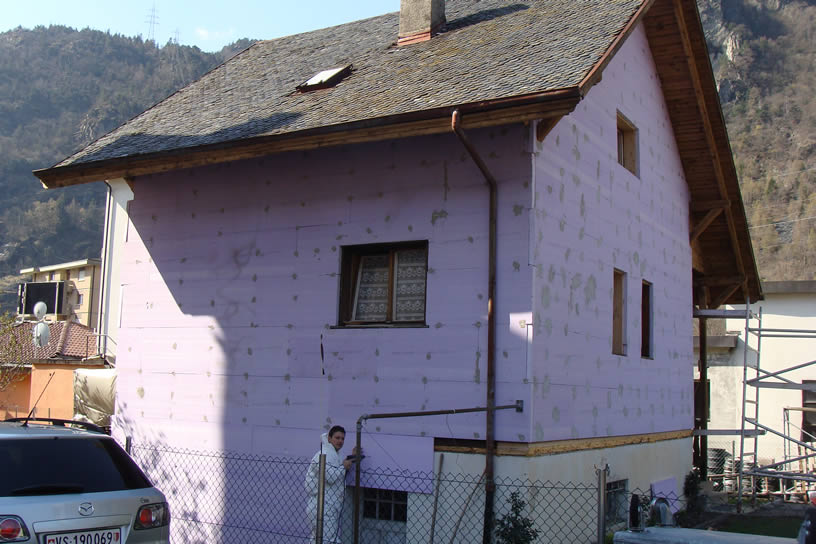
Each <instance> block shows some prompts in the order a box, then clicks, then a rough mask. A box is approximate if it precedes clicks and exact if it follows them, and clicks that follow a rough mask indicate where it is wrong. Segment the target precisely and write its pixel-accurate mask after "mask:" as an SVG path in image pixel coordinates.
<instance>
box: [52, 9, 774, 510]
mask: <svg viewBox="0 0 816 544" xmlns="http://www.w3.org/2000/svg"><path fill="white" fill-rule="evenodd" d="M436 3H438V2H436ZM432 4H433V3H432ZM547 4H548V5H549V7H550V8H552V9H545V6H544V4H542V3H539V2H525V3H520V4H514V5H512V6H507V5H505V4H504V3H501V2H492V3H489V5H487V4H485V5H479V6H473V5H470V4H469V3H467V2H449V3H448V5H447V26H446V27H445V31H444V32H441V33H439V34H438V35H434V31H433V29H434V28H435V25H433V24H432V25H431V26H430V27H429V29H428V32H427V34H428V36H426V38H427V39H426V40H425V41H418V43H408V42H410V41H412V40H413V38H414V37H416V36H414V37H412V38H411V40H408V41H407V42H406V44H405V45H395V44H393V42H394V40H396V39H397V35H398V32H397V26H400V27H402V23H401V22H400V16H399V15H398V14H391V15H389V16H383V17H382V18H375V19H371V20H367V21H362V22H359V23H352V24H350V25H344V26H342V27H337V28H335V29H327V30H325V31H317V32H315V33H310V34H306V35H300V36H294V37H290V38H284V39H281V40H274V41H271V42H262V43H261V44H258V45H256V46H253V47H252V48H250V49H248V50H247V51H246V52H245V53H243V54H241V55H239V56H238V57H236V59H234V60H233V61H230V62H228V63H226V64H225V65H223V66H222V67H220V68H218V69H216V70H215V71H214V72H212V73H210V74H209V75H208V76H205V78H203V79H202V80H201V81H199V82H198V83H196V84H193V85H192V86H191V87H189V88H188V89H185V90H182V91H180V92H179V93H177V94H176V95H173V96H172V97H170V98H169V99H168V100H167V101H165V102H164V103H162V104H160V105H159V106H157V107H156V108H154V109H153V110H151V111H149V112H146V113H145V114H144V115H143V116H142V117H137V118H136V119H135V120H134V122H132V123H131V124H129V125H125V126H123V127H122V128H121V129H119V131H120V132H119V133H117V131H115V132H114V133H112V134H111V135H109V136H106V137H105V138H103V139H102V140H100V141H99V142H97V143H95V144H92V145H91V146H90V147H89V148H88V149H86V150H85V151H83V152H80V154H79V155H77V156H75V157H73V158H69V159H67V160H66V161H65V162H64V163H61V164H60V165H57V166H55V167H54V168H51V169H47V170H44V171H40V172H38V173H37V174H38V175H39V176H40V179H41V180H43V182H44V183H45V184H46V185H47V186H50V187H57V186H62V185H67V184H73V183H82V182H86V181H93V180H94V179H105V180H107V183H108V184H109V187H110V205H109V211H108V218H107V221H106V223H107V232H108V236H107V238H106V241H105V244H104V247H105V249H104V252H105V253H104V254H103V260H104V262H105V267H104V269H103V272H102V276H103V278H105V280H104V281H105V285H106V289H105V291H106V293H107V295H106V298H105V299H104V300H103V301H102V307H103V308H104V310H103V319H102V321H103V323H104V325H103V327H104V330H103V331H102V332H103V333H105V334H107V335H109V336H110V337H112V338H115V339H116V341H115V346H116V359H117V368H118V370H119V378H118V392H117V413H116V417H115V421H114V433H115V434H116V435H117V436H119V437H120V438H124V437H125V436H130V437H132V438H133V440H134V442H135V443H142V444H160V445H167V446H173V447H182V448H195V449H201V450H216V451H238V452H246V453H250V454H255V455H274V456H286V457H298V456H304V455H311V454H312V453H313V452H314V451H315V450H316V449H317V447H318V445H319V442H318V440H319V435H320V433H321V432H324V431H325V430H327V429H328V428H329V427H331V426H332V425H334V424H340V425H344V426H345V427H346V429H347V431H348V434H347V441H348V442H352V441H353V440H354V439H355V438H356V436H355V431H354V423H355V422H356V421H357V420H358V418H360V417H361V416H363V415H364V414H372V413H374V414H377V413H400V412H415V411H431V410H448V409H462V408H473V407H484V406H491V405H495V406H500V407H505V406H512V405H515V404H516V403H517V401H521V404H522V406H523V409H522V410H521V411H520V412H519V411H516V410H512V409H507V410H505V409H501V410H495V411H491V412H489V413H488V416H487V417H486V416H485V415H484V414H479V413H476V414H472V413H467V414H454V415H449V416H432V417H415V418H400V419H377V420H371V421H368V422H367V423H365V425H364V427H363V432H364V434H363V436H362V437H361V438H362V443H363V447H364V450H365V453H366V455H367V458H366V461H365V463H366V465H365V466H367V467H385V466H392V467H393V466H395V465H396V466H397V467H398V468H399V469H401V470H408V471H422V472H427V473H430V472H432V471H433V470H434V469H435V467H437V468H438V466H439V463H440V457H441V455H442V454H444V455H445V456H446V457H445V458H446V461H445V462H446V463H448V462H449V461H447V459H453V461H451V462H452V463H454V465H455V466H458V467H459V468H460V469H463V470H464V469H467V471H469V472H473V473H475V474H478V473H479V472H480V471H481V470H482V467H485V464H486V458H487V459H493V458H494V457H495V458H494V459H493V460H494V463H495V464H494V465H493V468H494V470H495V474H496V475H497V476H510V477H515V476H523V477H529V478H532V479H538V480H542V481H544V480H562V481H588V480H592V479H594V477H595V475H594V467H595V466H601V465H603V464H604V463H609V465H610V467H611V470H612V474H611V478H612V479H613V480H616V481H625V482H626V484H625V485H628V486H629V487H630V488H632V489H634V488H641V489H646V488H648V487H649V485H650V484H652V483H655V482H661V481H663V482H665V481H667V480H669V481H673V484H672V485H673V486H674V491H675V492H676V493H678V494H679V493H680V487H681V485H682V484H681V483H680V482H682V479H683V476H684V475H685V474H686V473H687V472H688V470H689V469H690V467H691V449H692V447H691V441H692V439H691V435H692V427H693V421H692V419H693V391H692V380H693V378H692V373H691V368H690V367H691V365H692V360H693V347H692V329H691V325H692V309H693V307H694V305H695V304H698V305H701V306H706V305H712V304H713V305H715V306H719V304H720V303H722V302H727V301H729V300H731V301H733V300H739V299H740V297H741V296H743V295H744V294H746V293H748V294H755V293H758V290H759V284H758V281H757V279H756V277H757V275H756V269H755V264H754V262H753V257H752V255H751V253H750V241H749V238H748V234H747V226H746V224H745V219H744V212H742V204H741V200H740V199H739V188H738V186H737V184H736V173H735V171H734V167H733V163H732V162H731V157H730V153H725V152H724V151H726V150H727V138H726V139H725V140H722V138H721V134H724V126H723V125H722V118H721V116H719V117H718V116H717V115H718V114H719V105H718V102H717V101H716V100H717V99H716V89H715V88H714V87H713V79H712V78H711V77H710V67H709V66H708V59H707V54H706V52H705V44H704V42H702V41H700V40H702V29H701V27H700V25H699V19H698V18H697V14H696V8H695V7H694V6H693V4H691V6H684V5H683V4H681V3H673V2H671V1H662V2H645V3H641V2H636V1H632V2H617V3H608V2H598V3H587V5H583V3H582V4H581V5H580V6H578V5H576V3H573V2H556V3H555V4H557V5H553V4H554V3H552V2H548V3H547ZM589 4H593V5H592V6H590V5H589ZM590 15H592V16H590ZM584 17H585V18H586V20H584V19H583V18H584ZM398 23H399V25H398ZM567 23H575V24H573V25H572V26H571V25H570V24H567ZM556 29H557V30H556ZM537 33H540V34H537ZM689 35H691V37H692V38H693V39H694V40H696V41H689ZM412 36H413V35H412ZM499 36H501V37H502V39H501V40H498V39H497V38H498V37H499ZM423 39H424V38H423ZM327 40H332V41H333V43H339V44H340V45H339V46H338V47H339V48H340V49H341V50H342V51H340V52H336V51H335V52H332V51H331V50H330V48H325V47H322V46H321V44H325V43H327ZM537 40H540V41H537ZM476 43H479V44H483V47H484V48H485V49H486V51H484V52H473V53H472V55H470V56H473V55H475V56H476V57H478V58H476V59H475V60H474V62H477V64H480V63H483V62H487V60H486V59H491V61H490V64H489V66H490V67H493V68H495V70H498V72H496V73H489V72H490V70H487V71H485V70H486V68H485V69H483V70H481V72H479V73H478V77H477V72H476V70H478V68H476V67H473V68H471V67H467V66H465V67H464V68H463V67H462V66H458V65H457V63H460V62H466V59H465V57H467V56H468V55H462V54H461V49H460V47H461V46H464V45H473V44H476ZM536 44H537V45H536ZM494 46H495V47H498V48H499V49H497V50H495V51H492V52H491V51H490V50H489V49H490V47H494ZM360 48H368V49H366V50H365V51H362V50H361V49H360ZM684 48H686V49H687V50H688V58H685V57H684V58H685V60H684V61H683V62H682V63H681V64H680V70H679V72H678V70H677V66H676V65H670V62H669V61H670V59H671V58H673V55H675V54H676V53H677V51H683V50H684ZM701 48H702V49H701ZM294 51H299V52H300V54H301V55H302V58H303V59H304V61H303V66H302V67H300V68H299V69H298V71H297V73H296V74H294V75H293V74H290V73H287V72H286V70H288V69H290V66H289V64H291V63H288V61H287V60H286V59H288V58H291V55H292V54H294ZM457 51H458V52H457ZM474 51H475V50H474ZM363 53H365V54H363ZM310 55H311V56H310ZM325 55H329V56H332V55H333V56H332V59H333V60H329V59H328V57H325ZM367 55H368V56H367ZM497 55H504V57H500V56H497ZM480 59H481V60H480ZM502 59H504V60H502ZM341 60H342V63H356V64H354V69H349V70H346V71H345V72H342V71H341V72H338V74H340V73H346V72H347V75H346V76H338V77H345V78H346V79H342V80H341V81H340V82H339V83H336V84H333V83H327V84H326V85H325V86H326V87H327V88H322V89H317V90H311V89H309V88H308V85H305V86H304V85H301V86H300V87H297V88H296V86H295V85H294V84H292V82H295V83H299V82H301V81H306V80H307V79H308V78H309V77H310V76H311V75H312V74H314V73H317V72H318V70H319V69H321V68H327V67H331V66H337V65H340V64H342V63H341V62H340V61H341ZM444 60H446V61H447V62H443V61H444ZM412 63H413V64H412ZM514 63H519V64H517V65H514ZM284 65H286V66H284ZM505 65H507V66H506V69H507V70H508V72H507V73H506V75H502V73H501V70H502V69H503V67H504V66H505ZM406 66H414V68H415V70H414V71H410V70H407V69H405V67H406ZM435 66H436V68H434V67H435ZM439 66H446V67H447V68H439ZM565 66H566V67H565ZM261 67H265V68H263V69H261ZM531 67H532V68H531ZM702 68H705V69H706V70H708V72H703V75H704V76H706V77H707V79H706V78H703V80H704V82H705V83H704V85H703V86H702V87H700V88H699V90H700V94H699V95H698V97H699V100H700V101H699V102H697V103H694V101H693V100H692V101H691V102H689V99H688V93H687V92H686V91H687V86H689V85H691V86H692V87H693V85H694V84H695V82H696V84H697V85H698V86H699V85H701V84H700V79H699V73H698V71H699V70H700V69H702ZM426 69H427V70H428V71H424V70H426ZM445 70H448V72H445ZM457 70H459V71H457ZM524 70H533V71H534V72H533V73H527V74H525V73H523V71H524ZM684 71H687V72H688V73H691V72H693V73H694V74H695V77H691V76H690V75H688V74H687V73H686V72H684ZM250 72H251V73H253V74H255V75H253V76H252V77H250V76H249V75H248V74H249V73H250ZM440 73H441V74H442V76H439V74H440ZM678 73H680V74H681V75H680V76H677V75H676V74H678ZM413 74H417V75H416V76H414V75H413ZM683 74H685V75H683ZM555 76H558V78H560V79H557V80H549V79H547V78H551V77H555ZM321 77H322V76H321ZM380 77H384V78H386V79H388V78H394V79H392V80H391V84H389V85H387V86H380V87H377V88H376V92H378V93H382V94H383V95H385V98H379V97H376V96H372V95H371V94H369V93H370V91H369V89H370V87H371V83H372V81H375V80H376V81H380V84H381V85H382V80H380V79H378V78H380ZM434 77H441V79H439V80H437V81H431V79H432V78H434ZM515 77H521V78H522V80H520V81H519V82H513V83H512V84H511V88H509V89H501V90H500V91H497V90H496V88H501V85H503V83H501V82H502V81H506V80H508V79H512V78H515ZM423 78H425V79H423ZM491 78H493V79H491ZM525 78H526V79H525ZM539 78H543V79H542V80H539ZM672 78H679V81H680V83H677V82H676V81H674V80H673V79H672ZM318 79H319V78H318ZM709 80H710V81H709ZM310 81H311V80H310ZM491 81H494V82H495V83H491ZM525 81H526V82H525ZM236 82H237V83H236ZM241 82H244V83H247V84H249V83H251V85H249V87H246V90H247V93H249V94H250V95H252V93H253V92H257V93H258V94H257V95H254V96H255V97H254V98H250V99H247V98H246V96H245V97H244V99H246V100H247V101H245V102H244V103H243V104H242V105H241V106H240V107H234V108H232V110H231V111H232V113H231V114H227V113H225V112H222V111H221V110H219V111H218V112H216V111H213V112H211V113H212V116H211V117H208V113H207V112H205V111H202V112H200V114H199V115H192V114H190V112H192V111H194V110H195V108H193V109H190V108H191V107H192V104H193V103H194V102H195V101H196V100H198V99H199V98H197V97H202V96H205V97H212V100H214V101H215V102H218V100H221V98H217V97H219V96H220V95H219V94H218V89H226V88H227V87H230V86H234V85H237V86H238V87H241V86H242V85H243V83H241ZM261 83H262V84H265V85H269V86H271V87H272V88H273V90H274V92H272V91H270V90H269V89H268V88H267V90H266V91H263V92H262V91H259V90H257V87H255V86H256V85H260V84H261ZM483 83H484V84H485V85H486V87H485V88H482V87H481V85H482V84H483ZM222 84H223V85H226V87H220V85H222ZM504 84H506V83H504ZM332 85H334V86H332ZM253 87H255V88H256V91H252V90H251V88H253ZM401 89H402V90H401ZM691 90H692V96H694V94H693V90H694V89H693V88H691ZM224 92H227V91H226V90H225V91H224ZM236 92H238V91H236ZM275 93H278V94H275ZM429 93H430V94H429ZM451 93H453V95H455V96H452V94H451ZM456 93H460V94H461V93H464V94H462V96H459V95H457V94H456ZM273 95H274V97H273ZM498 95H502V96H498ZM533 95H535V100H532V99H530V98H529V97H530V96H533ZM222 98H223V97H222ZM228 99H229V98H228V97H227V98H225V100H228ZM406 99H407V102H401V100H406ZM710 99H713V101H714V102H713V103H709V102H708V100H710ZM366 100H369V101H370V103H367V102H366ZM480 101H486V102H484V103H483V102H480ZM527 101H529V102H527ZM409 103H410V106H408V105H405V104H409ZM690 103H691V104H692V106H691V109H690V110H689V109H688V107H689V106H688V105H689V104H690ZM263 104H265V105H263ZM416 104H420V106H416ZM458 104H461V106H457V105H458ZM479 104H488V105H487V106H484V105H479ZM360 105H362V106H363V110H365V111H359V110H357V109H355V107H358V106H360ZM218 107H221V106H218ZM224 107H226V105H224ZM389 107H393V108H396V110H394V111H390V110H388V108H389ZM712 107H714V108H715V109H714V110H712V111H713V112H714V114H711V113H710V112H709V108H712ZM253 108H256V109H259V110H262V111H263V112H264V114H263V115H262V116H261V117H260V118H258V119H257V120H256V121H253V120H252V119H243V117H242V116H245V115H250V113H249V112H251V111H255V110H253ZM264 108H269V109H268V110H265V109H264ZM399 108H407V109H404V110H400V109H399ZM410 108H413V109H410ZM184 111H187V113H188V114H190V115H188V116H187V117H185V116H184V115H182V113H183V112H184ZM219 112H220V113H221V114H224V115H227V117H224V118H220V117H218V115H219V114H220V113H219ZM230 115H232V116H233V117H234V118H229V116H230ZM321 115H322V116H323V117H324V118H323V119H320V120H315V119H316V117H315V116H321ZM344 115H346V117H343V116H344ZM176 116H178V117H176ZM332 116H335V117H332ZM355 116H357V117H355ZM182 118H183V119H186V121H182ZM206 119H209V121H208V122H209V125H207V122H205V120H206ZM213 119H215V121H213ZM219 119H220V120H221V121H223V122H224V123H226V125H225V126H224V127H221V128H220V129H219V128H218V127H216V126H212V125H213V123H215V124H217V123H218V122H220V121H219ZM366 119H369V120H368V121H366ZM183 122H189V123H190V125H183ZM175 123H182V124H175ZM199 123H200V124H201V126H199ZM264 123H267V124H266V125H265V124H264ZM269 123H271V125H270V124H269ZM309 123H313V124H312V125H309ZM354 123H357V124H354ZM174 124H175V125H174ZM304 124H305V125H304ZM452 125H453V128H452ZM259 126H260V127H261V128H262V129H263V130H268V131H269V132H266V133H263V134H258V133H255V132H253V131H258V130H260V129H259V128H258V127H259ZM264 127H265V128H264ZM270 127H272V128H270ZM281 127H283V128H281ZM326 127H329V128H326ZM689 127H690V128H689ZM197 131H198V132H197ZM245 131H249V132H245ZM250 133H252V136H251V137H245V136H246V135H247V134H250ZM242 134H243V135H244V136H242ZM701 135H702V138H701V137H700V136H701ZM218 139H220V141H215V140H218ZM723 141H724V144H723ZM228 142H242V143H240V149H238V147H231V146H232V145H233V144H229V143H228ZM235 145H238V144H235ZM723 145H724V146H725V147H722V146H723ZM140 146H148V147H145V148H141V147H140ZM151 146H153V147H151ZM699 146H702V148H703V150H707V153H708V154H707V155H705V156H707V157H709V159H708V162H705V160H701V155H700V148H699ZM151 149H152V151H151ZM151 153H152V154H151ZM137 155H138V156H137ZM711 157H713V160H712V159H711ZM491 187H493V188H494V190H491ZM726 201H727V202H729V204H727V205H726V204H723V202H726ZM730 202H733V206H732V205H731V204H730ZM492 210H493V211H492ZM712 210H716V213H712ZM703 223H706V224H705V225H703ZM724 244H725V245H724ZM723 247H730V248H731V249H729V250H728V251H723ZM746 248H747V251H746ZM737 273H740V274H742V276H741V279H740V280H739V282H738V285H737V286H736V287H734V286H732V285H731V284H730V283H727V282H726V283H724V282H721V281H718V282H710V285H707V286H706V287H705V288H703V287H698V285H702V284H703V283H705V281H704V280H705V279H706V278H718V277H721V276H723V277H724V276H728V277H734V276H736V275H737ZM492 278H495V281H493V280H492ZM701 282H702V283H701ZM494 285H495V287H493V286H494ZM485 470H487V469H486V468H485ZM213 477H215V478H218V475H215V476H213ZM417 495H422V494H417ZM428 499H429V497H428V496H424V495H423V496H421V497H419V496H418V497H416V498H415V499H411V500H428ZM427 521H428V520H426V519H414V520H412V521H411V523H414V524H417V525H420V526H427Z"/></svg>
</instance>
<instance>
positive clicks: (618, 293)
mask: <svg viewBox="0 0 816 544" xmlns="http://www.w3.org/2000/svg"><path fill="white" fill-rule="evenodd" d="M625 303H626V273H625V272H621V271H620V270H618V269H617V268H616V269H615V270H614V275H613V281H612V353H614V354H615V355H626V308H625Z"/></svg>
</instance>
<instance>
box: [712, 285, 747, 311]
mask: <svg viewBox="0 0 816 544" xmlns="http://www.w3.org/2000/svg"><path fill="white" fill-rule="evenodd" d="M746 283H748V282H747V281H743V282H742V283H737V284H736V285H734V286H733V287H731V288H730V289H728V288H726V289H725V290H723V291H722V292H721V293H720V294H719V296H718V297H717V298H715V299H714V300H713V301H712V302H711V305H710V307H711V308H719V307H720V306H722V305H723V304H724V303H725V301H726V300H728V299H729V298H731V295H733V294H734V293H736V292H737V291H739V290H740V289H743V290H744V289H745V287H746V286H745V284H746Z"/></svg>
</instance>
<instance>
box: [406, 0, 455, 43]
mask: <svg viewBox="0 0 816 544" xmlns="http://www.w3.org/2000/svg"><path fill="white" fill-rule="evenodd" d="M444 24H445V0H400V24H399V40H398V41H397V45H408V44H412V43H416V42H424V41H427V40H430V39H431V36H433V35H434V34H436V33H437V32H438V31H439V29H440V28H442V25H444Z"/></svg>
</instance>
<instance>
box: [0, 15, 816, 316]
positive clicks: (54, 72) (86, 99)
mask: <svg viewBox="0 0 816 544" xmlns="http://www.w3.org/2000/svg"><path fill="white" fill-rule="evenodd" d="M698 5H699V6H700V10H701V13H702V17H703V23H704V26H705V28H706V35H707V37H708V40H709V48H710V51H711V58H712V62H713V65H714V71H715V76H716V77H717V80H718V83H719V89H720V98H721V100H722V102H723V112H724V115H725V118H726V122H727V123H728V129H729V134H730V136H731V144H732V149H733V152H734V157H735V161H736V164H737V169H738V172H739V174H740V179H741V183H742V191H743V197H744V200H745V206H746V211H747V214H748V218H749V221H750V224H751V233H752V237H753V240H754V251H755V253H756V256H757V258H758V260H759V266H760V274H761V275H762V277H763V279H766V280H767V279H774V280H780V279H816V271H815V269H814V263H816V193H815V192H814V189H815V188H816V102H814V101H813V99H812V95H813V89H814V88H816V74H815V73H814V71H815V70H816V67H814V64H816V63H814V60H815V59H814V51H816V43H815V42H814V33H815V32H816V0H698ZM249 44H250V41H249V40H241V41H240V42H237V43H235V44H233V45H232V46H229V47H227V48H225V49H224V50H223V51H221V52H220V53H216V54H211V53H203V52H202V51H200V50H199V49H197V48H191V47H186V46H178V45H176V44H173V43H168V44H166V45H164V46H163V47H157V46H156V44H154V43H153V42H150V41H148V42H146V41H143V40H142V39H141V38H128V37H124V36H119V35H111V34H108V33H104V32H98V31H93V30H82V31H76V30H74V29H70V28H66V27H61V26H50V27H47V28H46V27H38V28H35V29H33V30H27V29H22V28H18V29H16V30H12V31H9V32H4V33H0V195H2V198H0V313H1V312H2V310H9V311H12V310H13V309H14V298H15V293H16V284H17V283H18V282H19V281H20V277H19V276H18V275H17V272H18V271H19V270H20V269H21V268H24V267H28V266H35V265H47V264H55V263H59V262H63V261H70V260H75V259H83V258H87V257H96V256H99V252H100V246H101V240H102V221H103V215H104V208H103V200H104V192H105V188H104V185H102V184H92V185H86V186H80V187H74V188H69V189H61V190H58V191H45V190H43V189H41V188H40V185H39V184H38V183H37V180H36V179H35V178H34V177H33V176H32V175H31V171H32V170H35V169H38V168H43V167H47V166H51V165H53V164H55V163H56V162H57V161H59V160H61V159H62V158H64V157H66V156H68V155H69V154H70V153H72V152H73V151H75V150H76V149H78V148H80V147H82V146H83V145H85V144H87V143H88V142H90V141H92V140H93V139H95V138H97V137H99V136H100V135H102V134H104V133H105V132H107V131H109V130H111V129H113V128H115V127H116V126H118V125H119V124H121V123H122V122H124V121H126V120H127V119H129V118H131V117H132V116H134V115H136V114H138V113H139V112H141V111H143V110H144V109H146V108H148V107H150V106H151V105H152V104H154V103H155V102H157V101H159V100H161V99H162V98H164V97H166V96H167V95H169V94H171V93H172V92H173V91H174V90H176V89H178V88H180V87H182V86H183V85H185V84H187V83H189V82H190V81H192V80H194V79H196V78H197V77H199V76H201V75H202V74H204V73H205V72H206V71H207V70H209V69H211V68H213V67H215V66H216V65H217V64H219V63H221V62H223V61H224V60H226V59H227V58H229V57H230V56H231V55H233V54H235V53H236V52H237V51H239V50H241V49H244V48H245V47H247V46H248V45H249Z"/></svg>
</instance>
